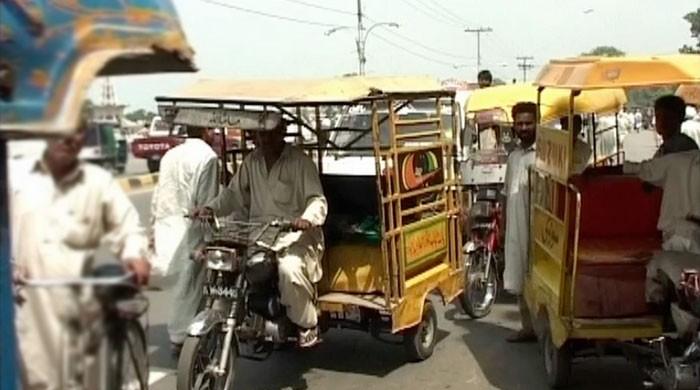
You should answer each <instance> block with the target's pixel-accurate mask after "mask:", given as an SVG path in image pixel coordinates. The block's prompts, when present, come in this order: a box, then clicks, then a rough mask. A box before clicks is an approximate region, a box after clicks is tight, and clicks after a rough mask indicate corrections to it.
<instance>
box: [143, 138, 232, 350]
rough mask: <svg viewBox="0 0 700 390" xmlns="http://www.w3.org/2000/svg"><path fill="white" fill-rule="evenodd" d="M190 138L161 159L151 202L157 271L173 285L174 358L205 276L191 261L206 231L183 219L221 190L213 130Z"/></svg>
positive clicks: (170, 323)
mask: <svg viewBox="0 0 700 390" xmlns="http://www.w3.org/2000/svg"><path fill="white" fill-rule="evenodd" d="M187 136H188V138H187V140H185V142H183V143H182V144H180V145H178V146H176V147H174V148H172V149H170V150H169V151H168V152H167V153H165V155H164V156H163V159H162V160H161V163H160V174H159V177H158V185H157V186H156V188H155V190H154V192H153V199H152V202H151V210H152V213H151V215H152V221H151V222H152V226H153V237H154V240H153V243H154V250H155V255H156V256H155V261H154V263H155V264H154V265H155V269H156V271H158V273H160V274H163V275H165V278H164V279H165V280H174V281H175V288H174V293H173V305H172V312H171V315H170V319H169V321H168V334H169V337H170V342H171V344H172V346H173V352H174V353H175V354H177V353H179V350H180V348H181V347H182V344H183V343H184V341H185V338H186V337H187V328H188V326H189V325H190V323H191V322H192V319H193V318H194V317H195V315H197V310H198V309H199V303H200V301H201V300H202V288H201V286H202V284H203V283H204V276H205V275H206V273H205V272H204V266H203V265H202V264H201V263H199V262H193V261H191V260H190V255H191V254H192V252H193V251H194V250H195V249H196V247H197V246H198V245H199V244H201V243H202V241H203V239H204V231H203V226H202V225H201V224H196V223H194V224H193V223H192V222H191V221H190V220H188V219H186V218H185V216H186V215H187V214H189V213H191V212H192V211H193V210H195V209H196V208H198V207H202V206H204V205H206V204H207V203H209V202H210V201H211V200H212V199H214V198H215V197H216V194H217V192H218V188H219V187H218V174H217V172H218V171H217V161H218V160H217V156H216V153H214V150H213V149H212V147H211V144H212V142H213V139H214V132H213V130H211V129H206V128H203V127H194V126H188V127H187ZM166 283H167V282H166Z"/></svg>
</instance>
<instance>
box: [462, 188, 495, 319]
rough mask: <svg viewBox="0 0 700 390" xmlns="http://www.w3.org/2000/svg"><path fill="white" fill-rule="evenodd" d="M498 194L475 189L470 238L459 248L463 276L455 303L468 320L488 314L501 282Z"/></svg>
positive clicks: (491, 189)
mask: <svg viewBox="0 0 700 390" xmlns="http://www.w3.org/2000/svg"><path fill="white" fill-rule="evenodd" d="M498 195H499V194H498V189H497V188H496V187H482V188H479V189H478V190H477V192H476V196H475V199H474V202H473V204H472V207H471V208H470V211H469V219H470V239H469V241H468V242H467V243H466V244H465V245H464V248H463V250H464V259H465V267H464V269H465V272H466V277H465V282H464V283H465V286H464V292H463V293H462V294H461V295H460V296H459V303H460V305H461V306H462V309H463V310H464V312H465V313H466V314H467V315H469V316H470V317H472V318H483V317H485V316H487V315H488V314H489V313H490V312H491V309H492V308H493V304H494V302H496V298H497V296H498V289H499V281H500V280H501V279H502V278H501V273H502V271H503V245H502V243H501V232H502V227H501V215H502V209H501V203H500V202H499V199H498V198H499V196H498Z"/></svg>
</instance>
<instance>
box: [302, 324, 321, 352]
mask: <svg viewBox="0 0 700 390" xmlns="http://www.w3.org/2000/svg"><path fill="white" fill-rule="evenodd" d="M320 342H321V339H320V338H319V337H318V327H315V328H311V329H299V347H301V348H311V347H313V346H315V345H317V344H319V343H320Z"/></svg>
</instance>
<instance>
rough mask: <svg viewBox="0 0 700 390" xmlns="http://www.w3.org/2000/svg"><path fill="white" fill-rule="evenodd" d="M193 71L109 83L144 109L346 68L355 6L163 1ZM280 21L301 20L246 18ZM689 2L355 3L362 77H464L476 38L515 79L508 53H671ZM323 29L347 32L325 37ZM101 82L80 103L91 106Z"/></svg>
mask: <svg viewBox="0 0 700 390" xmlns="http://www.w3.org/2000/svg"><path fill="white" fill-rule="evenodd" d="M174 3H175V6H176V8H177V10H178V13H179V15H180V18H181V21H182V25H183V28H184V30H185V34H186V35H187V38H188V40H189V42H190V45H191V46H192V47H193V48H194V50H195V63H196V64H197V67H198V68H199V72H197V73H192V74H168V75H148V76H123V77H113V78H112V79H111V81H112V84H113V85H114V89H115V93H116V97H117V100H118V102H119V103H121V104H126V105H128V108H127V111H131V110H135V109H138V108H144V109H149V110H151V111H155V109H156V105H155V100H154V97H155V96H157V95H167V94H168V93H172V92H176V91H177V90H178V89H180V88H182V87H184V86H186V85H187V84H189V83H192V82H194V81H196V80H198V79H200V78H227V79H232V78H238V79H251V78H275V79H279V78H315V77H332V76H338V75H342V74H346V73H352V72H357V68H358V61H357V52H356V50H355V38H356V37H357V30H356V27H357V16H356V12H357V0H265V1H256V0H174ZM231 6H233V7H239V8H243V9H247V10H250V11H255V12H262V13H267V14H272V15H278V16H283V17H286V18H292V19H296V20H301V21H304V22H311V23H312V24H308V23H298V22H292V21H288V20H282V19H279V18H272V17H266V16H262V15H259V14H255V13H251V12H246V11H243V10H241V9H235V8H232V7H231ZM698 7H700V1H699V0H478V1H477V0H363V1H362V8H363V12H364V13H365V15H366V16H367V18H366V19H364V26H365V28H369V27H370V26H372V24H374V23H377V22H385V23H397V24H398V25H399V27H398V28H394V27H386V26H378V27H377V28H375V29H373V30H372V31H371V33H370V34H369V36H368V37H367V44H366V57H367V74H370V75H430V76H433V77H437V78H440V79H446V78H457V79H463V80H469V81H475V79H476V72H477V66H476V62H477V61H476V57H477V43H476V35H475V34H473V33H466V32H464V30H465V28H477V27H490V28H491V29H492V30H493V31H492V32H489V33H484V34H482V35H481V58H482V60H481V62H482V66H481V67H482V69H483V68H488V69H490V70H491V71H492V73H493V74H494V76H495V77H497V78H501V79H503V80H511V79H513V78H516V77H517V78H518V80H521V79H522V71H521V70H519V69H518V68H517V63H518V62H517V60H516V57H518V56H532V57H534V59H533V60H532V63H534V65H535V68H534V69H533V70H531V71H530V72H529V74H528V79H532V78H533V77H534V76H535V75H536V73H537V71H538V69H539V67H540V66H541V65H543V64H545V63H547V61H548V60H550V59H553V58H562V57H570V56H575V55H579V54H580V53H582V52H585V51H588V50H590V49H592V48H594V47H596V46H601V45H606V46H615V47H617V48H619V49H621V50H623V51H625V52H626V53H628V54H630V55H635V54H636V55H649V54H672V53H677V52H678V48H679V47H681V46H682V45H683V44H684V43H691V42H692V38H691V36H690V24H689V23H687V22H686V21H684V20H683V16H684V15H685V14H687V13H688V12H690V11H694V10H696V9H698ZM334 26H347V27H349V28H346V29H340V30H338V31H336V32H334V33H332V34H330V35H326V34H325V33H326V32H327V31H328V30H330V29H331V28H333V27H334ZM102 84H103V82H102V80H100V79H98V80H96V81H95V82H94V83H93V86H92V88H91V91H90V96H91V98H92V99H93V101H95V102H97V103H99V102H100V89H101V86H102Z"/></svg>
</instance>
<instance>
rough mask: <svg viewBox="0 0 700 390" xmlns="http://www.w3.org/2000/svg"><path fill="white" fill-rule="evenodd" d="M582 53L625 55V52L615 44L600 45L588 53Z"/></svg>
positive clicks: (602, 55)
mask: <svg viewBox="0 0 700 390" xmlns="http://www.w3.org/2000/svg"><path fill="white" fill-rule="evenodd" d="M581 55H582V56H593V57H622V56H624V55H625V52H624V51H622V50H620V49H618V48H616V47H614V46H598V47H596V48H595V49H593V50H591V51H589V52H587V53H581Z"/></svg>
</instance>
